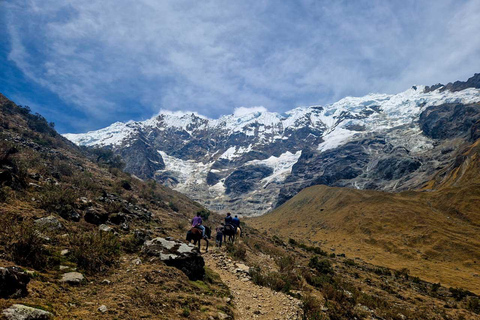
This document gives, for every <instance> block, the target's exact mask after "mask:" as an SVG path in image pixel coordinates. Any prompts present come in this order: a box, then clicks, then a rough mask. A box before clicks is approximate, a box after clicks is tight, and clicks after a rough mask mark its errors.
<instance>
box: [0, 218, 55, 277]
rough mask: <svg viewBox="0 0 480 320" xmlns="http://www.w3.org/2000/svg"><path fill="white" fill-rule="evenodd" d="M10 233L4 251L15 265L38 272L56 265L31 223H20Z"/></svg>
mask: <svg viewBox="0 0 480 320" xmlns="http://www.w3.org/2000/svg"><path fill="white" fill-rule="evenodd" d="M10 232H11V233H10V234H9V236H10V239H9V240H10V241H8V243H7V245H6V249H7V252H8V253H9V256H10V258H11V260H12V261H14V262H15V263H18V264H20V265H23V266H26V267H32V268H34V269H38V270H45V269H46V268H48V267H51V266H52V265H54V264H57V263H58V261H57V259H55V258H54V257H53V256H52V254H51V252H50V251H49V250H48V249H46V248H45V246H44V242H45V240H44V239H43V237H42V235H41V234H40V233H39V232H38V231H37V230H35V228H34V226H33V224H32V223H20V224H19V225H17V226H15V227H13V228H12V229H11V230H10Z"/></svg>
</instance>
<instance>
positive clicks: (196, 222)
mask: <svg viewBox="0 0 480 320" xmlns="http://www.w3.org/2000/svg"><path fill="white" fill-rule="evenodd" d="M202 223H203V221H202V217H201V216H200V212H198V213H197V216H196V217H194V218H193V219H192V228H198V229H200V230H202V237H203V238H205V226H204V225H202Z"/></svg>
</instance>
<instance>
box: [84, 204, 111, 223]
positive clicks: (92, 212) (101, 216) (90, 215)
mask: <svg viewBox="0 0 480 320" xmlns="http://www.w3.org/2000/svg"><path fill="white" fill-rule="evenodd" d="M84 218H85V221H87V222H88V223H92V224H96V225H100V224H103V223H105V222H107V220H108V214H107V213H105V212H100V211H99V210H96V209H95V208H88V209H87V211H86V212H85V217H84Z"/></svg>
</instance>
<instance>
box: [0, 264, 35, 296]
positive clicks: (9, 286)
mask: <svg viewBox="0 0 480 320" xmlns="http://www.w3.org/2000/svg"><path fill="white" fill-rule="evenodd" d="M29 282H30V277H29V276H28V274H26V273H25V272H23V271H22V269H20V268H18V267H8V268H0V297H1V298H20V297H25V296H27V295H28V290H27V284H28V283H29Z"/></svg>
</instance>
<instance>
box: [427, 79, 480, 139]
mask: <svg viewBox="0 0 480 320" xmlns="http://www.w3.org/2000/svg"><path fill="white" fill-rule="evenodd" d="M479 75H480V74H479ZM478 120H480V103H472V104H468V105H463V104H457V103H455V104H443V105H440V106H433V107H429V108H427V109H425V111H423V112H422V113H421V114H420V119H419V124H420V128H421V129H422V131H423V132H424V134H425V135H426V136H428V137H431V138H433V139H442V140H444V139H451V138H455V137H465V136H467V135H468V134H469V133H470V132H471V130H472V127H473V126H474V125H475V123H476V122H477V121H478Z"/></svg>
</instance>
